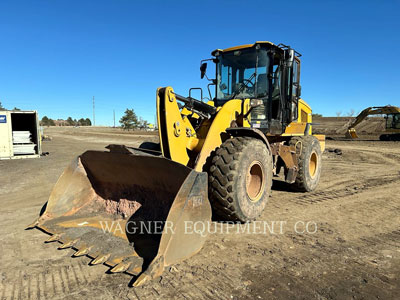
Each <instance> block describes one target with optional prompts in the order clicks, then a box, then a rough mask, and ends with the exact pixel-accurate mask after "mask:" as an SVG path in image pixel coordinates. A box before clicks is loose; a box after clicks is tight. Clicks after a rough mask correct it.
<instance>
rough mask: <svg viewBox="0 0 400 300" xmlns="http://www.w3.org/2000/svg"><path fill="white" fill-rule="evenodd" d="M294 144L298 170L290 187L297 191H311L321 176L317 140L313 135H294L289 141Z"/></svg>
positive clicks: (320, 156)
mask: <svg viewBox="0 0 400 300" xmlns="http://www.w3.org/2000/svg"><path fill="white" fill-rule="evenodd" d="M289 144H290V145H293V146H296V152H297V153H299V152H298V151H301V152H300V155H299V156H298V164H299V170H298V173H297V177H296V181H295V182H294V183H293V184H292V188H293V189H294V190H296V191H299V192H312V191H313V190H315V189H316V187H317V185H318V183H319V179H320V177H321V165H322V164H321V163H322V152H321V146H320V144H319V141H318V139H317V138H316V137H314V136H301V137H294V138H292V139H291V140H290V141H289Z"/></svg>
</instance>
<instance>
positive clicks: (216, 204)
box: [208, 137, 272, 222]
mask: <svg viewBox="0 0 400 300" xmlns="http://www.w3.org/2000/svg"><path fill="white" fill-rule="evenodd" d="M208 182H209V199H210V202H211V206H212V209H213V214H214V216H217V217H218V218H220V219H223V220H228V221H241V222H247V221H252V220H255V219H256V218H257V217H258V216H259V215H260V214H261V213H262V212H263V210H264V208H265V205H266V203H267V201H268V198H269V196H270V194H271V186H272V156H271V153H270V151H269V150H268V148H267V147H266V145H265V144H264V143H263V142H262V141H261V140H258V139H255V138H249V137H235V138H230V139H228V140H226V141H225V142H224V143H223V144H222V145H221V146H220V147H219V148H218V149H217V150H216V151H215V152H214V155H213V156H212V157H211V163H210V165H209V169H208Z"/></svg>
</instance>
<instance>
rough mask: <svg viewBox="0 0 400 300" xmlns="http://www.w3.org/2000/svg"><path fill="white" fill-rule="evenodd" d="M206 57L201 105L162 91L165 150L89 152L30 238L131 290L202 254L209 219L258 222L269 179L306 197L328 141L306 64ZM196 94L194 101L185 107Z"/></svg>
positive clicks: (256, 48)
mask: <svg viewBox="0 0 400 300" xmlns="http://www.w3.org/2000/svg"><path fill="white" fill-rule="evenodd" d="M212 56H213V57H212V58H210V59H207V60H204V61H202V62H201V66H200V71H201V78H203V77H206V78H207V79H208V77H207V75H206V69H207V61H212V62H213V63H215V66H216V67H215V70H216V73H215V79H208V80H209V81H210V83H209V85H208V91H209V96H210V97H209V99H208V100H207V99H205V97H203V96H202V94H203V93H202V90H201V89H199V88H192V89H190V90H189V96H187V97H184V96H181V95H179V94H177V93H175V92H174V90H173V89H172V88H171V87H164V88H159V89H157V93H156V106H157V119H158V126H159V130H158V134H159V141H160V142H159V143H157V144H155V143H149V142H145V143H143V144H142V145H141V146H140V147H139V148H131V147H127V146H124V145H109V146H107V147H106V148H108V150H109V151H104V152H103V151H86V152H85V153H83V154H82V155H80V156H79V157H77V158H76V159H74V160H73V162H72V163H71V164H70V165H69V166H68V167H67V168H66V170H65V171H64V172H63V174H62V175H61V177H60V178H59V179H58V181H57V183H56V185H55V186H54V188H53V191H52V192H51V194H50V198H49V200H48V201H47V203H46V204H45V206H44V207H43V209H42V212H41V214H40V216H39V217H38V219H37V220H35V221H34V222H33V223H32V224H31V225H29V226H28V228H35V227H36V228H39V229H40V230H42V231H44V232H46V233H48V234H50V235H51V237H50V238H49V239H48V240H47V242H58V243H60V244H61V245H60V246H59V248H61V249H65V248H73V249H75V250H76V252H75V253H74V256H81V255H87V256H88V257H90V258H92V261H91V264H100V263H103V264H105V265H107V266H109V267H111V269H110V271H111V272H126V273H128V274H131V275H133V276H135V277H134V280H135V281H134V286H138V285H141V284H143V283H145V282H146V281H148V280H151V279H153V278H156V277H157V276H160V275H161V274H162V272H163V270H164V268H166V267H168V266H170V265H172V264H174V263H177V262H179V261H182V260H183V259H186V258H188V257H189V256H191V255H193V254H194V253H196V252H198V251H200V249H201V248H202V246H203V244H204V242H205V238H206V234H207V230H204V229H205V228H207V224H208V225H209V224H210V222H211V217H212V216H213V218H214V219H219V220H228V221H234V222H249V221H252V220H255V219H256V218H257V217H259V216H260V214H261V213H262V212H263V210H264V208H265V206H266V204H267V202H268V199H269V197H270V194H271V186H272V177H273V176H280V177H281V179H282V180H284V181H285V182H286V183H287V186H288V188H291V189H295V190H297V191H300V192H309V191H313V190H314V189H315V188H316V187H317V185H318V182H319V179H320V175H321V165H322V161H321V155H322V152H323V151H324V148H325V136H321V135H313V134H312V119H311V117H312V114H311V108H310V106H309V105H308V104H307V103H306V102H305V101H303V100H302V99H301V98H300V93H301V86H300V59H299V57H300V56H301V55H300V54H299V53H298V52H296V51H295V50H294V49H292V48H291V47H289V46H286V45H282V44H280V45H275V44H273V43H271V42H256V43H254V44H248V45H243V46H237V47H232V48H228V49H224V50H222V49H217V50H215V51H213V52H212ZM210 86H215V96H214V97H212V96H211V91H210ZM194 89H197V90H200V92H201V93H200V94H201V99H200V100H197V99H195V98H194V97H192V96H191V94H192V92H193V90H194ZM196 224H197V225H199V226H200V227H197V230H193V227H196ZM199 228H200V229H203V230H198V229H199Z"/></svg>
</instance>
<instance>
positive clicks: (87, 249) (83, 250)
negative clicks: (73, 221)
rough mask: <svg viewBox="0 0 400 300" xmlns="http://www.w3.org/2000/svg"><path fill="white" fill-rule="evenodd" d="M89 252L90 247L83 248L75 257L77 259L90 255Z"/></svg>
mask: <svg viewBox="0 0 400 300" xmlns="http://www.w3.org/2000/svg"><path fill="white" fill-rule="evenodd" d="M89 251H90V247H86V248H82V249H81V250H78V251H76V252H75V253H74V256H75V257H78V256H83V255H86V254H88V253H89Z"/></svg>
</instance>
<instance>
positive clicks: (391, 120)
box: [386, 113, 400, 129]
mask: <svg viewBox="0 0 400 300" xmlns="http://www.w3.org/2000/svg"><path fill="white" fill-rule="evenodd" d="M386 129H400V113H398V114H388V115H387V116H386Z"/></svg>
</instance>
